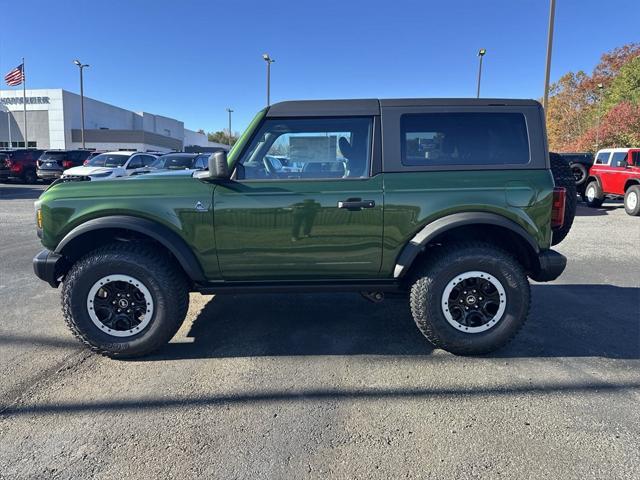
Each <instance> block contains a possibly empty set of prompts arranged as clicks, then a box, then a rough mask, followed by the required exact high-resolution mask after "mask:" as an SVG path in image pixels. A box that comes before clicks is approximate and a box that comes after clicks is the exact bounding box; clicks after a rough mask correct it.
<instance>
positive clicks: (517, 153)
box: [400, 112, 529, 166]
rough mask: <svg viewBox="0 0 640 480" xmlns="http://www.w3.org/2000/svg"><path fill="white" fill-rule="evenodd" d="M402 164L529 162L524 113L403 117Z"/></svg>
mask: <svg viewBox="0 0 640 480" xmlns="http://www.w3.org/2000/svg"><path fill="white" fill-rule="evenodd" d="M400 129H401V136H402V164H403V165H407V166H464V165H516V164H526V163H529V137H528V134H527V125H526V122H525V118H524V115H522V114H521V113H509V112H506V113H492V112H460V113H420V114H407V115H403V116H402V117H401V119H400Z"/></svg>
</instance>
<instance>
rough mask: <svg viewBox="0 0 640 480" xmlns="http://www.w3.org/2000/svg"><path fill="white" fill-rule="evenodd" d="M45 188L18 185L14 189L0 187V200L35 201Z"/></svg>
mask: <svg viewBox="0 0 640 480" xmlns="http://www.w3.org/2000/svg"><path fill="white" fill-rule="evenodd" d="M44 187H45V186H40V187H38V186H35V185H34V186H29V185H20V186H17V187H14V188H8V187H2V186H0V200H16V199H22V200H25V199H30V198H31V199H34V200H35V199H36V198H38V197H39V196H40V195H42V192H44V190H45V188H44Z"/></svg>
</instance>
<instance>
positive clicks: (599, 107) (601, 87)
mask: <svg viewBox="0 0 640 480" xmlns="http://www.w3.org/2000/svg"><path fill="white" fill-rule="evenodd" d="M603 88H604V85H602V84H601V83H599V84H598V124H597V125H596V152H597V151H598V150H600V117H602V89H603Z"/></svg>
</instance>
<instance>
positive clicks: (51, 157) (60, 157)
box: [37, 150, 92, 180]
mask: <svg viewBox="0 0 640 480" xmlns="http://www.w3.org/2000/svg"><path fill="white" fill-rule="evenodd" d="M91 153H92V152H91V151H90V150H46V151H45V152H44V153H43V154H42V156H41V157H40V158H39V159H38V162H37V165H38V169H37V174H38V178H41V179H43V180H55V179H56V178H60V177H61V176H62V172H64V171H65V170H66V169H68V168H72V167H79V166H80V165H82V164H83V163H84V161H85V160H87V159H88V158H89V157H90V155H91Z"/></svg>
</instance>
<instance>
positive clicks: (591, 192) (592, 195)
mask: <svg viewBox="0 0 640 480" xmlns="http://www.w3.org/2000/svg"><path fill="white" fill-rule="evenodd" d="M587 198H588V199H589V201H590V202H593V201H594V200H595V198H596V189H595V188H594V187H589V188H587Z"/></svg>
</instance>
